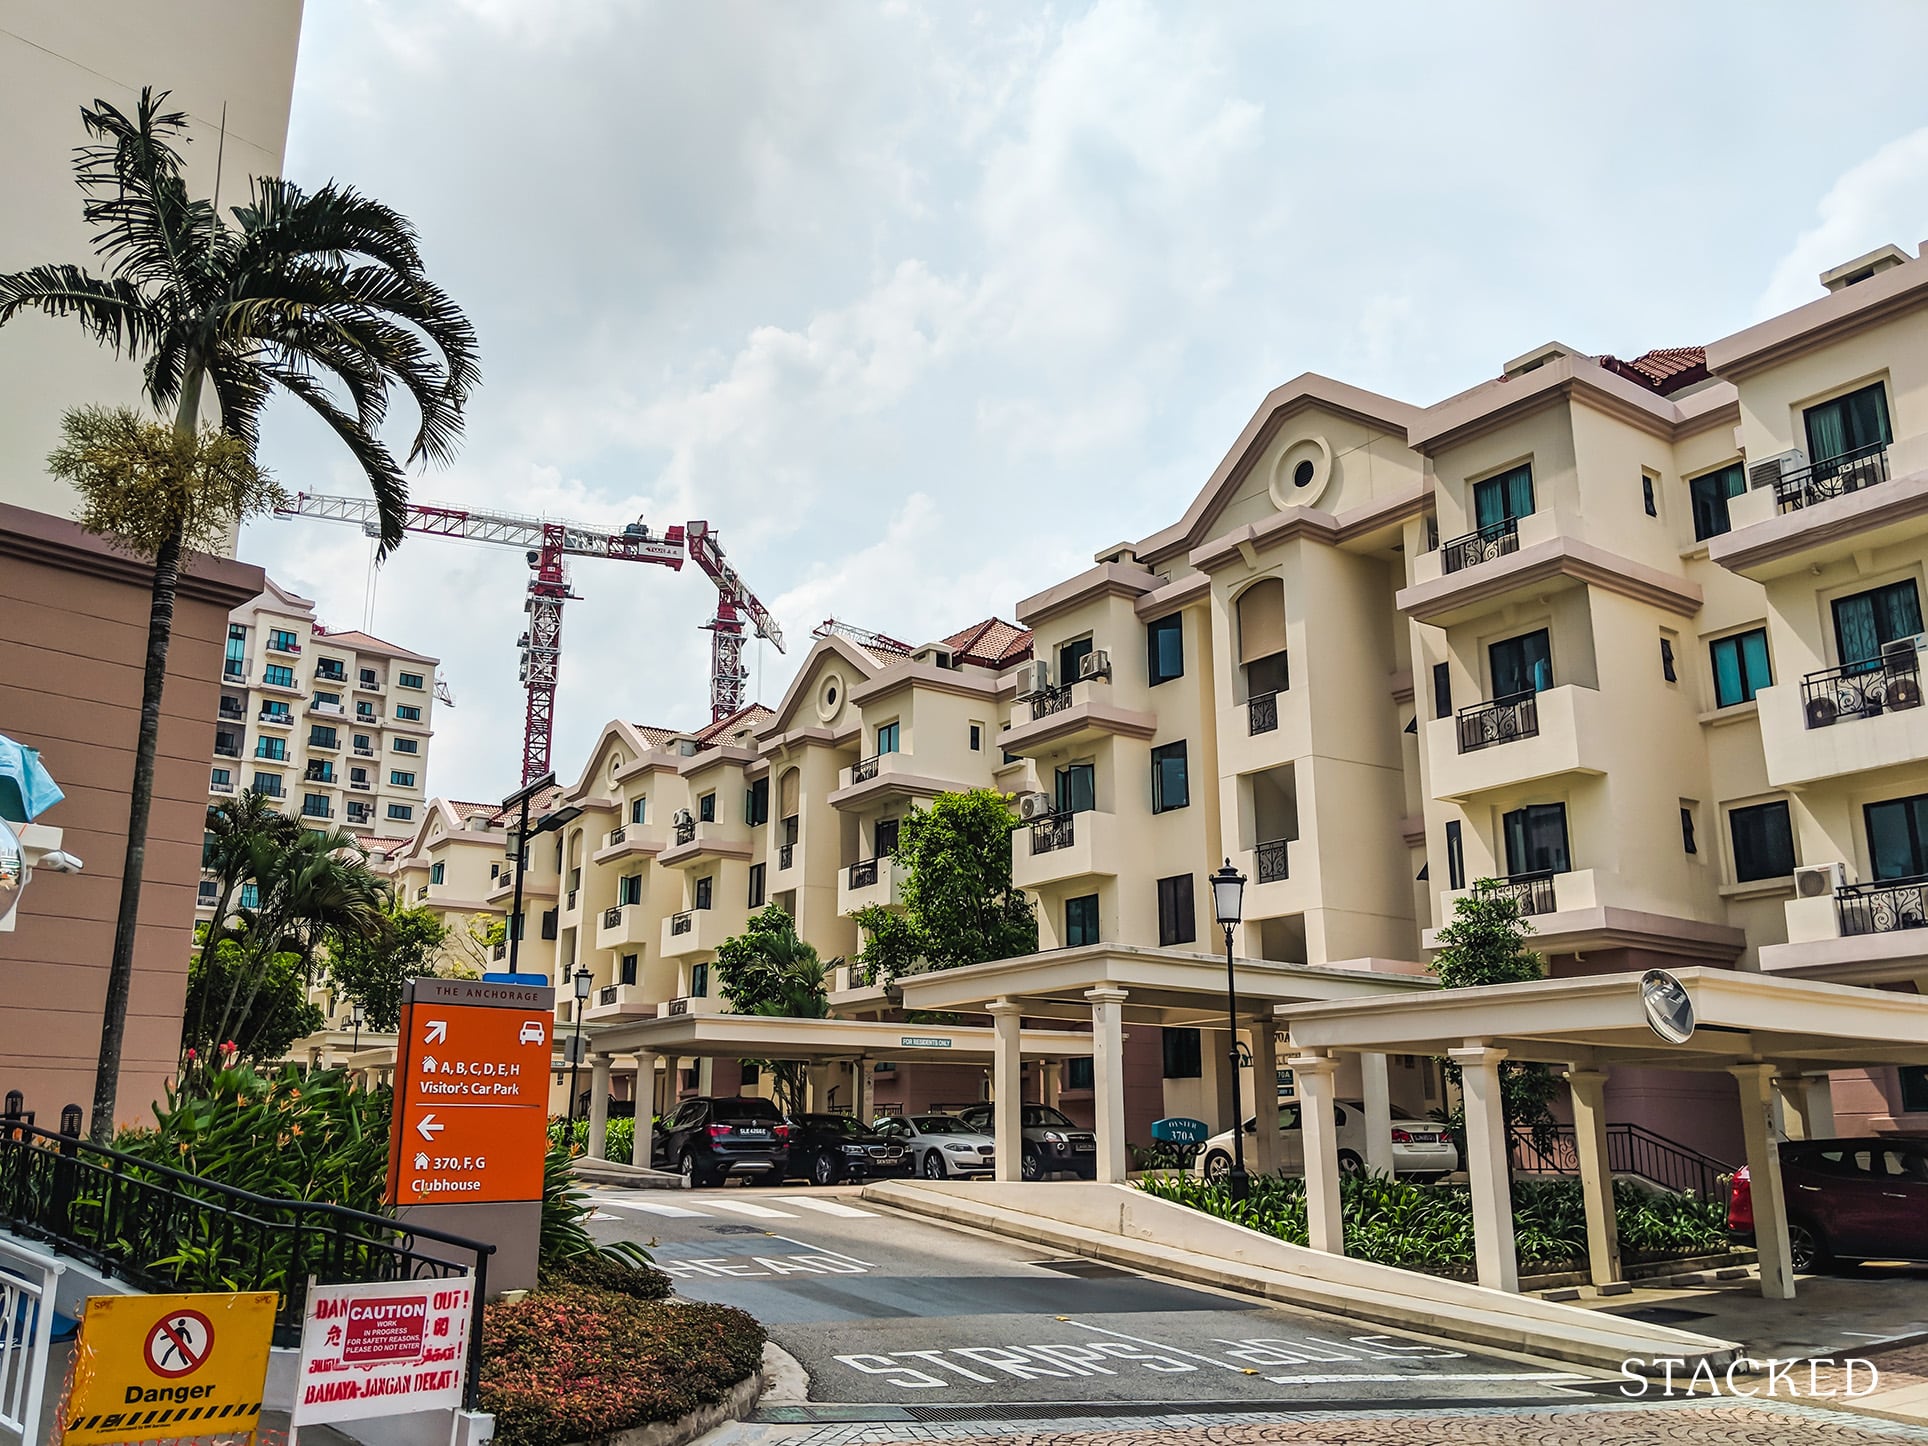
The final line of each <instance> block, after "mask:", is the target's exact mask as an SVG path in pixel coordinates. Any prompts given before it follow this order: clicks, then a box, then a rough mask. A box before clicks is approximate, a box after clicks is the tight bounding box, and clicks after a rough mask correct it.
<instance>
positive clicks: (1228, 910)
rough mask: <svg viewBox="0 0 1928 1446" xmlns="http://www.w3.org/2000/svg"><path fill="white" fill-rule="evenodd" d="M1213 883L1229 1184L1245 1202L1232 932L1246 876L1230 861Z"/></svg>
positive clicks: (1246, 1184) (1248, 1180)
mask: <svg viewBox="0 0 1928 1446" xmlns="http://www.w3.org/2000/svg"><path fill="white" fill-rule="evenodd" d="M1211 880H1212V913H1213V915H1214V917H1216V918H1217V920H1218V925H1219V927H1220V928H1221V929H1223V930H1224V931H1225V1023H1226V1034H1227V1038H1228V1039H1229V1040H1230V1041H1231V1047H1230V1049H1229V1050H1228V1051H1227V1054H1226V1058H1227V1063H1228V1065H1229V1067H1230V1069H1231V1071H1232V1173H1231V1175H1230V1177H1229V1178H1228V1180H1227V1183H1228V1184H1229V1185H1230V1186H1231V1191H1232V1198H1233V1199H1234V1200H1243V1199H1245V1197H1246V1196H1247V1195H1248V1194H1249V1193H1250V1192H1251V1186H1252V1180H1251V1176H1249V1175H1247V1174H1246V1173H1245V1109H1244V1106H1243V1105H1242V1104H1241V1103H1240V1101H1239V1087H1238V1071H1239V1059H1240V1056H1239V1048H1238V974H1237V971H1236V969H1235V967H1234V965H1233V963H1232V931H1233V930H1234V929H1236V928H1237V927H1238V922H1239V919H1240V918H1241V917H1242V916H1243V909H1244V902H1245V875H1244V874H1242V873H1240V872H1239V871H1238V870H1237V869H1235V868H1233V867H1232V861H1231V860H1230V859H1227V860H1226V861H1225V867H1224V868H1222V869H1220V870H1219V871H1218V872H1217V873H1215V874H1213V875H1212V876H1211Z"/></svg>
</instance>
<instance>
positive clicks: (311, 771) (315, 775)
mask: <svg viewBox="0 0 1928 1446" xmlns="http://www.w3.org/2000/svg"><path fill="white" fill-rule="evenodd" d="M301 781H302V782H303V783H325V784H328V785H329V786H330V787H333V786H334V782H335V770H334V769H332V768H316V767H314V766H313V765H312V764H310V765H309V767H308V770H307V771H306V772H305V773H303V774H302V775H301Z"/></svg>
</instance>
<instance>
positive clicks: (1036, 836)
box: [1031, 813, 1077, 854]
mask: <svg viewBox="0 0 1928 1446" xmlns="http://www.w3.org/2000/svg"><path fill="white" fill-rule="evenodd" d="M1075 818H1077V815H1076V814H1075V813H1047V814H1045V815H1044V816H1043V817H1042V818H1034V819H1032V820H1031V852H1032V853H1034V854H1048V853H1053V852H1055V851H1056V850H1058V849H1068V848H1070V847H1071V845H1072V844H1074V843H1076V842H1077V829H1076V826H1075V825H1074V824H1073V823H1072V820H1073V819H1075Z"/></svg>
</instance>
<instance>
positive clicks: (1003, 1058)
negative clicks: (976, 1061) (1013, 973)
mask: <svg viewBox="0 0 1928 1446" xmlns="http://www.w3.org/2000/svg"><path fill="white" fill-rule="evenodd" d="M984 1010H985V1012H986V1013H987V1014H989V1015H990V1016H991V1026H992V1029H993V1031H994V1033H995V1035H996V1038H995V1039H994V1041H993V1042H992V1045H991V1122H992V1123H991V1134H992V1136H993V1137H994V1138H995V1139H996V1141H997V1162H996V1177H997V1178H998V1179H1000V1180H1019V1179H1022V1178H1023V1171H1022V1169H1021V1167H1020V1161H1021V1159H1022V1158H1023V1150H1024V1138H1023V1133H1022V1131H1023V1120H1024V1112H1023V1111H1022V1109H1020V1106H1021V1105H1022V1104H1023V1103H1024V1102H1023V1100H1022V1099H1021V1098H1020V1097H1019V1090H1020V1088H1021V1086H1020V1084H1019V1081H1020V1080H1021V1079H1022V1078H1023V1074H1024V1058H1023V1056H1022V1055H1021V1054H1020V1053H1019V1050H1018V1019H1019V1006H1018V1003H1017V1001H1016V1000H1013V999H994V1000H992V1001H991V1002H990V1003H989V1004H987V1005H985V1006H984Z"/></svg>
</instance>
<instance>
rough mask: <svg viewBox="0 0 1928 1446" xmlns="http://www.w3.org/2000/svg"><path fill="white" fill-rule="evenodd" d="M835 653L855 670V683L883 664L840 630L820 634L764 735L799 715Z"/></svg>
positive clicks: (769, 720) (786, 691)
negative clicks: (829, 659) (799, 709)
mask: <svg viewBox="0 0 1928 1446" xmlns="http://www.w3.org/2000/svg"><path fill="white" fill-rule="evenodd" d="M832 653H835V654H836V655H837V656H838V657H839V658H841V659H842V660H843V661H844V662H846V663H848V664H849V665H850V666H851V667H852V668H854V669H855V670H856V672H857V676H856V678H853V679H852V680H851V682H852V683H853V685H854V684H855V683H857V682H860V681H861V680H863V679H865V678H874V677H875V676H876V675H877V674H878V673H880V672H882V671H883V668H884V665H883V664H882V663H880V662H879V661H878V660H877V658H876V657H875V656H874V655H873V654H871V653H867V652H865V651H864V650H863V649H862V648H860V647H858V646H857V645H856V644H855V643H853V642H852V641H851V640H850V639H849V638H846V637H845V636H843V634H841V633H830V634H828V635H826V636H824V637H821V638H818V639H817V641H816V642H814V643H812V644H811V645H810V651H809V652H808V653H806V654H804V657H803V663H802V665H801V666H800V667H799V668H798V669H797V675H796V676H795V677H794V678H792V679H791V680H790V686H789V687H788V688H787V689H785V690H784V694H783V697H782V698H781V699H780V700H779V701H778V703H777V706H776V712H775V713H773V714H772V715H771V716H770V718H769V719H768V720H767V722H766V725H765V726H764V727H763V728H762V729H761V730H760V732H761V733H762V735H763V736H764V737H765V738H767V737H769V736H770V735H771V734H773V733H778V732H782V731H783V730H785V729H787V728H788V727H789V726H790V720H791V719H792V718H793V717H795V716H796V712H797V709H798V708H800V707H802V706H803V701H804V699H805V698H806V697H808V696H809V695H810V693H811V692H813V691H814V690H815V688H816V686H817V670H818V669H819V668H820V667H821V666H822V664H823V660H824V659H825V658H826V657H827V656H829V655H830V654H832Z"/></svg>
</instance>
